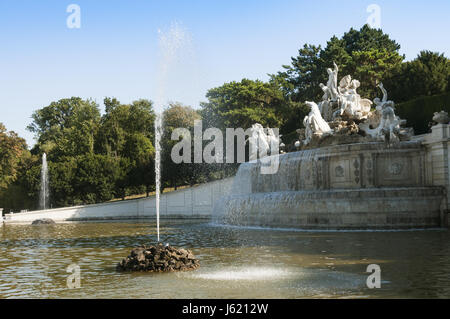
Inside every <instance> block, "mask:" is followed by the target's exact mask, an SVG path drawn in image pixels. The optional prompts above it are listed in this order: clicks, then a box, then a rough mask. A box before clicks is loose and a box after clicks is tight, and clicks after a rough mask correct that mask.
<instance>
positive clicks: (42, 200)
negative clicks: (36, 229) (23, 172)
mask: <svg viewBox="0 0 450 319" xmlns="http://www.w3.org/2000/svg"><path fill="white" fill-rule="evenodd" d="M49 193H50V192H49V187H48V165H47V154H45V153H44V154H43V155H42V168H41V191H40V195H39V208H40V209H47V208H48V204H49V198H50V194H49Z"/></svg>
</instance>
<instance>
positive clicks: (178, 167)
mask: <svg viewBox="0 0 450 319" xmlns="http://www.w3.org/2000/svg"><path fill="white" fill-rule="evenodd" d="M195 120H201V116H200V114H199V112H197V111H196V110H194V109H193V108H191V107H190V106H184V105H182V104H181V103H170V104H169V107H168V108H167V109H165V110H164V113H163V137H162V141H161V147H162V156H161V159H162V179H163V187H175V188H176V187H177V186H180V185H187V184H190V185H193V184H195V183H196V182H197V181H198V177H199V173H200V169H201V167H200V166H201V165H199V164H194V161H193V154H194V146H193V140H194V121H195ZM177 128H186V129H188V130H189V132H190V137H191V150H192V152H191V163H179V164H176V163H174V162H173V161H172V159H171V151H172V148H173V146H174V145H175V144H177V143H178V142H179V141H172V140H171V136H172V132H173V130H175V129H177Z"/></svg>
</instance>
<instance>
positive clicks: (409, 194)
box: [216, 125, 450, 229]
mask: <svg viewBox="0 0 450 319" xmlns="http://www.w3.org/2000/svg"><path fill="white" fill-rule="evenodd" d="M448 136H449V126H448V125H438V126H435V127H433V133H432V134H426V135H423V136H420V137H417V138H414V139H413V140H412V141H407V142H405V141H404V142H399V143H393V144H391V145H387V144H385V143H382V142H381V143H380V142H365V143H353V144H343V145H331V146H327V147H321V148H318V149H310V150H304V151H300V152H293V153H288V154H284V155H280V156H279V162H280V165H279V170H278V172H277V173H276V174H271V175H263V174H261V173H260V172H261V165H262V164H261V162H259V163H258V162H253V163H245V164H242V165H241V167H240V169H239V171H238V173H237V175H236V177H235V185H234V186H233V192H232V194H231V195H229V196H227V197H225V198H223V199H221V202H220V205H217V207H218V213H217V216H216V218H217V219H218V220H222V221H224V222H225V223H229V224H234V225H246V226H271V227H286V228H308V229H311V228H317V229H349V228H357V229H364V228H368V229H374V228H394V229H396V228H423V227H440V226H446V224H447V223H448V207H449V206H448V204H449V197H450V196H449V189H450V188H449V185H450V181H449V171H448V167H449V157H448Z"/></svg>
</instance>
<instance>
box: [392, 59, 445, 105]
mask: <svg viewBox="0 0 450 319" xmlns="http://www.w3.org/2000/svg"><path fill="white" fill-rule="evenodd" d="M449 83H450V60H449V59H448V58H446V57H445V56H444V54H439V53H438V52H431V51H421V52H420V54H419V55H418V56H417V58H416V59H414V60H413V61H410V62H406V63H403V64H402V65H401V66H399V67H398V68H397V69H396V70H395V72H394V73H393V75H392V77H391V78H389V79H388V81H386V85H387V87H388V88H389V92H390V98H391V99H393V100H394V101H396V102H404V101H408V100H412V99H415V98H417V97H420V96H431V95H436V94H442V93H444V92H448V91H450V84H449Z"/></svg>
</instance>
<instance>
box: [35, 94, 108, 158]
mask: <svg viewBox="0 0 450 319" xmlns="http://www.w3.org/2000/svg"><path fill="white" fill-rule="evenodd" d="M32 119H33V122H32V123H31V124H30V125H29V126H28V130H29V131H31V132H33V133H35V135H36V137H37V140H38V143H37V144H36V145H37V147H38V148H39V149H40V150H41V151H43V152H47V153H49V154H50V155H51V156H52V157H53V158H59V157H61V156H76V155H79V154H86V153H93V151H94V139H95V135H96V133H97V130H98V126H99V123H100V111H99V108H98V105H97V104H96V103H95V102H93V101H90V100H83V99H81V98H79V97H72V98H70V99H62V100H59V101H57V102H52V103H51V104H50V105H49V106H46V107H44V108H42V109H39V110H37V111H36V112H34V113H33V115H32Z"/></svg>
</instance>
